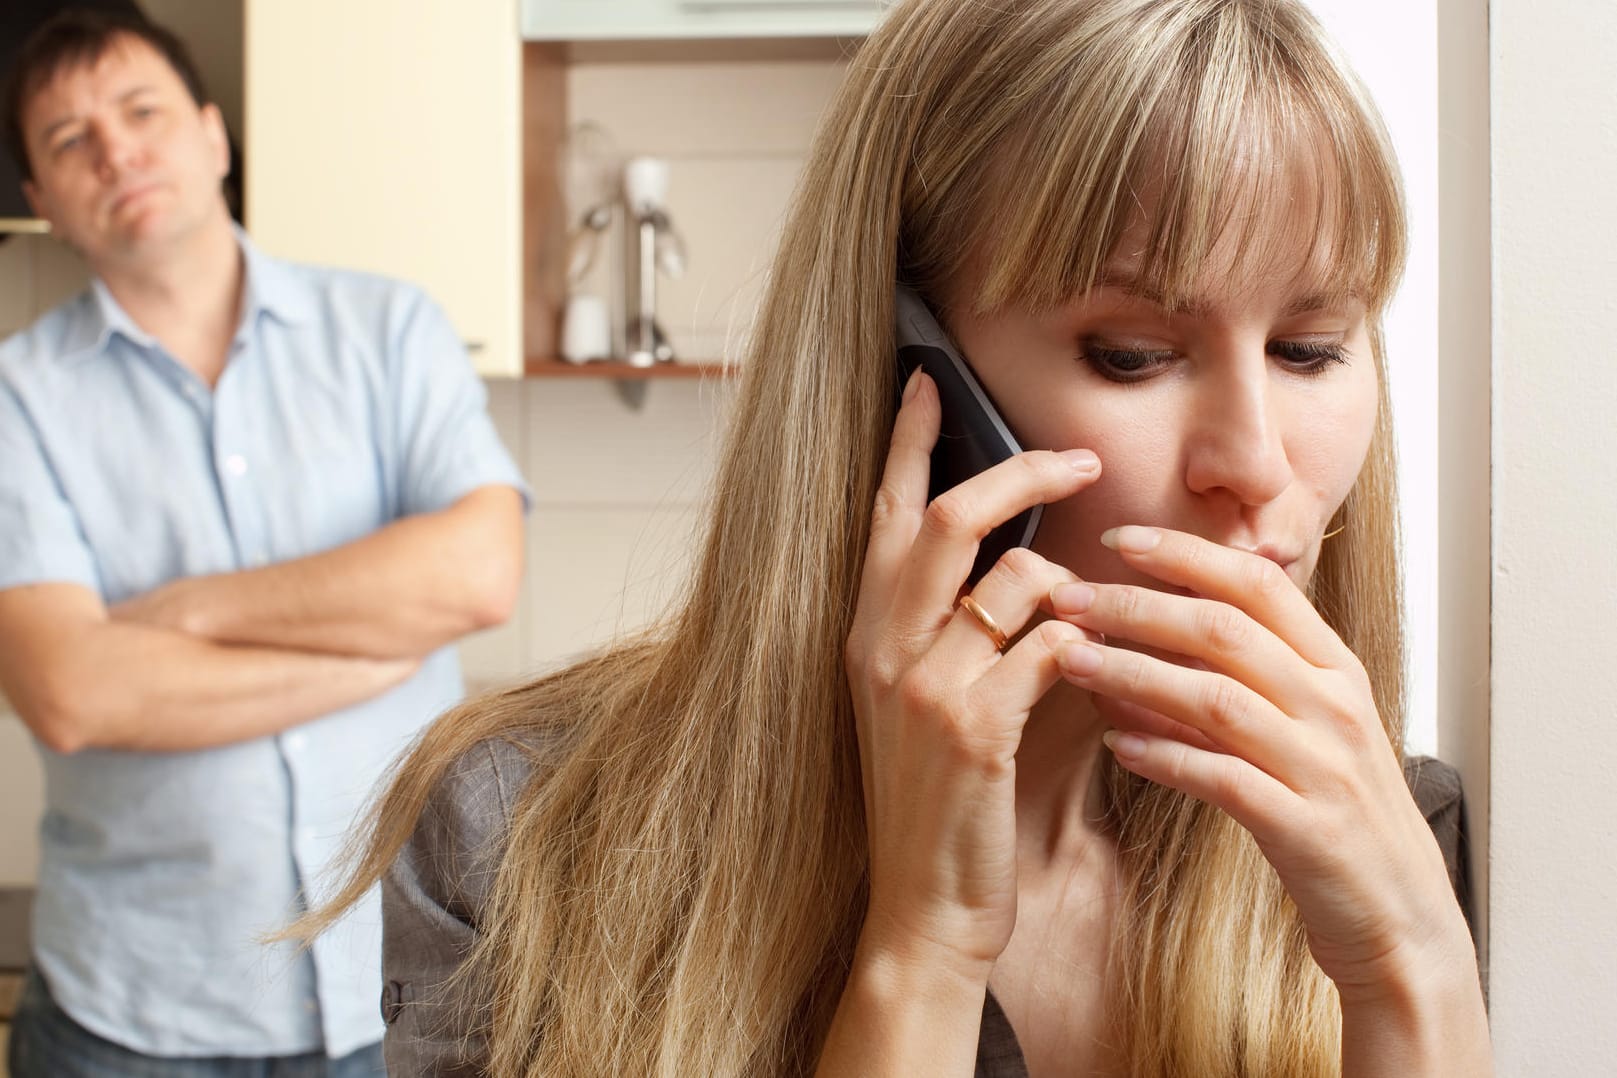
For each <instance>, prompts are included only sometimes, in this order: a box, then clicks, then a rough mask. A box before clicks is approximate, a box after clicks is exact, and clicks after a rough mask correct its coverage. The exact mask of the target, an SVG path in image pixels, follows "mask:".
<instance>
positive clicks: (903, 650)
mask: <svg viewBox="0 0 1617 1078" xmlns="http://www.w3.org/2000/svg"><path fill="white" fill-rule="evenodd" d="M939 422H940V406H939V398H938V395H937V392H936V389H935V387H934V385H933V383H932V381H931V379H930V378H928V377H927V376H926V375H925V374H923V373H920V372H917V373H916V374H915V375H914V376H913V377H912V378H911V380H910V382H909V384H908V386H907V388H906V391H905V394H904V400H903V404H902V406H901V407H900V409H899V413H898V419H897V422H896V424H895V426H894V430H893V441H892V447H891V450H890V452H889V454H888V458H887V465H886V471H885V474H884V476H883V480H882V485H881V489H880V491H879V493H878V494H877V498H876V505H875V512H874V517H873V520H872V522H871V533H870V543H869V547H868V549H867V553H866V556H865V565H864V575H863V577H862V580H861V583H860V591H859V600H858V608H857V610H856V612H855V616H854V622H853V628H852V630H851V632H850V635H849V639H848V646H847V651H846V664H847V671H848V677H849V683H850V686H851V688H852V692H853V701H854V710H855V713H856V715H857V717H858V727H859V748H860V760H861V765H862V767H863V772H864V784H865V805H866V818H867V829H868V831H869V839H870V845H871V868H870V877H871V893H870V904H869V913H868V916H867V918H866V925H865V931H864V935H863V936H862V937H861V944H860V946H861V950H862V951H864V952H866V953H867V954H868V953H870V952H872V951H875V952H879V953H880V954H881V955H882V956H883V958H884V959H885V960H887V961H890V962H896V963H900V964H908V965H910V966H911V967H912V968H915V969H923V968H924V969H926V970H928V971H930V972H931V973H932V974H933V975H934V976H943V977H947V976H949V975H950V974H958V975H959V977H960V978H961V979H962V981H963V983H968V984H970V983H976V984H977V987H978V995H977V1005H978V1006H979V1007H980V1006H981V989H982V988H983V987H985V986H986V985H987V982H988V973H989V970H990V969H991V968H992V966H993V963H994V961H995V960H996V959H997V958H998V957H999V954H1000V952H1001V951H1002V950H1003V949H1004V947H1005V945H1006V943H1007V942H1008V941H1009V939H1010V935H1011V929H1012V927H1013V925H1014V923H1015V919H1016V853H1015V851H1016V819H1015V803H1016V802H1015V768H1014V757H1015V754H1016V750H1017V746H1018V744H1019V742H1020V739H1021V734H1022V727H1023V724H1024V723H1025V722H1026V720H1027V718H1028V714H1029V712H1030V711H1031V709H1032V708H1033V706H1034V704H1035V703H1037V702H1038V701H1039V699H1040V698H1041V697H1043V696H1044V695H1045V693H1046V692H1048V691H1049V689H1050V688H1051V687H1052V686H1054V685H1055V684H1056V683H1057V682H1058V681H1059V680H1060V679H1061V667H1060V664H1059V658H1058V657H1059V655H1060V654H1061V653H1062V652H1063V651H1064V650H1065V649H1066V648H1067V647H1068V646H1070V645H1072V644H1075V643H1079V642H1081V641H1083V640H1084V639H1086V638H1087V637H1088V635H1089V634H1087V633H1086V632H1084V631H1083V630H1082V629H1080V628H1078V627H1077V626H1075V625H1071V624H1068V623H1066V622H1063V621H1060V620H1046V621H1043V622H1042V623H1041V624H1039V625H1038V626H1037V627H1036V628H1035V629H1033V630H1032V631H1031V632H1028V633H1027V634H1026V635H1025V636H1024V637H1023V638H1022V639H1020V640H1016V641H1015V642H1014V643H1013V644H1011V645H1010V646H1009V647H1008V648H1007V649H1006V650H1005V651H1004V653H1003V654H1001V653H1000V651H999V649H998V647H997V646H996V643H995V641H994V639H993V638H992V637H991V635H990V634H989V633H988V632H987V631H985V629H984V626H983V625H982V624H981V623H979V622H978V621H977V620H976V619H975V618H974V617H973V615H972V614H971V613H970V612H968V611H966V610H964V609H961V608H959V607H958V606H957V604H956V601H957V599H958V597H959V595H960V593H961V588H962V586H963V585H964V583H965V581H966V578H967V574H968V572H969V571H970V569H971V567H972V562H973V560H974V558H975V557H976V554H977V546H978V542H979V540H980V539H981V538H982V537H983V536H984V535H985V534H987V532H988V531H989V529H990V528H992V527H993V526H995V525H997V524H999V523H1001V522H1002V521H1005V520H1007V519H1010V518H1011V517H1013V516H1015V515H1016V514H1018V513H1021V512H1023V511H1025V510H1026V509H1027V508H1028V507H1030V506H1033V505H1037V504H1043V503H1047V502H1054V501H1058V500H1060V499H1063V498H1067V497H1070V496H1071V495H1073V494H1075V493H1077V492H1078V491H1080V490H1082V489H1083V488H1085V487H1086V486H1088V485H1089V484H1091V483H1092V482H1094V480H1095V479H1096V478H1098V477H1099V475H1100V462H1099V460H1098V459H1097V458H1096V457H1095V455H1094V454H1093V453H1090V452H1088V451H1087V450H1070V451H1067V452H1065V453H1054V452H1045V451H1037V452H1026V453H1022V454H1019V455H1018V456H1015V457H1012V458H1011V459H1009V460H1007V461H1004V462H1002V463H1000V464H998V465H996V466H995V467H993V468H990V469H989V470H987V471H985V472H982V473H980V474H978V475H976V476H973V477H972V478H970V479H967V480H966V481H965V482H963V483H961V484H960V485H959V486H957V487H954V488H953V489H951V490H949V491H947V492H945V493H943V494H941V495H940V496H939V497H937V498H936V499H935V500H933V501H932V503H931V504H930V505H928V503H927V491H928V476H929V467H930V456H931V451H932V448H933V445H934V443H935V442H936V440H937V437H938V430H939ZM1075 580H1076V577H1074V575H1073V574H1072V573H1071V572H1070V571H1068V570H1067V569H1064V568H1062V567H1061V566H1058V565H1055V564H1054V563H1052V562H1049V561H1046V560H1045V559H1044V558H1042V557H1040V556H1039V555H1037V554H1035V553H1033V552H1032V551H1031V550H1028V549H1026V548H1022V547H1017V548H1014V549H1012V550H1011V551H1010V552H1009V553H1007V554H1006V555H1005V556H1004V557H1002V558H1001V559H1000V560H999V561H998V562H997V563H996V565H995V566H994V568H993V569H992V570H990V571H989V572H988V573H987V575H985V576H984V577H983V579H982V580H981V581H980V582H979V583H978V584H977V586H976V587H975V589H973V592H972V594H973V596H974V597H975V598H977V599H978V601H979V602H980V603H981V604H982V606H983V607H984V608H985V609H987V610H989V611H992V614H993V617H994V618H995V619H997V620H998V622H999V624H1000V626H1001V627H1002V629H1003V630H1004V632H1005V633H1006V634H1007V635H1008V636H1010V637H1011V638H1013V639H1014V638H1015V637H1016V636H1017V635H1018V634H1019V633H1020V632H1021V630H1022V629H1023V628H1024V627H1025V626H1026V625H1027V623H1028V622H1029V621H1030V620H1031V619H1032V618H1033V617H1034V615H1035V613H1037V612H1038V611H1039V610H1040V609H1041V608H1042V609H1043V610H1044V611H1045V612H1046V613H1048V612H1050V606H1049V596H1050V593H1051V590H1052V589H1053V588H1055V587H1056V586H1057V585H1060V584H1063V583H1069V582H1073V581H1075ZM970 1032H971V1033H972V1038H971V1039H972V1041H973V1042H975V1024H972V1025H971V1029H970Z"/></svg>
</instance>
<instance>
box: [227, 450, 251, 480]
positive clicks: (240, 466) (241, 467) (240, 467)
mask: <svg viewBox="0 0 1617 1078" xmlns="http://www.w3.org/2000/svg"><path fill="white" fill-rule="evenodd" d="M225 471H227V472H229V473H230V474H231V475H246V474H247V458H246V457H244V456H242V455H241V454H240V453H232V454H230V456H228V457H226V458H225Z"/></svg>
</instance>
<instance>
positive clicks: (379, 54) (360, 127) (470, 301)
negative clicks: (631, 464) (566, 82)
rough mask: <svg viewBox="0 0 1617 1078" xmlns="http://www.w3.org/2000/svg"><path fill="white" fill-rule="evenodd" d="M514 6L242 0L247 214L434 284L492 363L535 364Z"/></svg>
mask: <svg viewBox="0 0 1617 1078" xmlns="http://www.w3.org/2000/svg"><path fill="white" fill-rule="evenodd" d="M596 2H599V0H596ZM517 4H518V0H478V2H477V3H470V4H446V3H438V2H430V0H413V2H407V3H400V2H399V0H342V2H341V3H336V4H333V3H328V2H325V0H244V20H243V22H244V26H243V30H244V33H243V42H244V45H243V49H244V52H243V69H244V92H243V100H244V106H243V107H244V112H245V124H244V126H245V137H244V153H243V159H244V163H245V190H246V226H247V230H248V231H249V232H250V233H251V234H252V235H253V237H254V238H255V239H256V240H257V241H258V243H259V244H261V245H262V246H263V247H264V248H265V250H267V251H269V252H271V253H273V254H275V255H278V256H280V257H283V258H290V259H295V260H298V261H305V262H314V263H322V264H326V265H335V266H344V267H351V268H355V269H363V270H370V271H374V272H376V273H382V274H386V275H388V276H392V277H400V278H403V279H405V280H409V281H413V282H415V283H417V284H419V285H421V286H422V287H423V288H424V289H426V291H427V292H428V293H429V294H431V295H432V297H433V298H434V299H436V300H437V301H438V302H439V303H440V304H442V305H443V307H444V309H445V310H446V311H447V312H448V315H449V317H450V320H451V321H452V322H453V323H454V324H455V327H456V329H457V330H458V331H459V333H460V335H461V336H462V338H463V339H465V340H466V342H467V344H468V348H469V349H470V351H471V354H472V359H473V361H474V363H475V364H476V365H477V368H478V371H479V373H481V374H483V375H485V376H520V375H521V374H522V368H523V354H524V342H523V303H524V282H523V273H522V268H523V242H524V238H523V182H524V180H523V177H524V161H523V144H524V136H523V119H524V118H523V84H524V75H523V65H524V50H523V45H522V41H521V38H520V34H519V31H518V8H517Z"/></svg>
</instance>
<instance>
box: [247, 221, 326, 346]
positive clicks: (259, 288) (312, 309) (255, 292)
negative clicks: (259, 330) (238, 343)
mask: <svg viewBox="0 0 1617 1078" xmlns="http://www.w3.org/2000/svg"><path fill="white" fill-rule="evenodd" d="M231 227H232V228H234V229H235V231H236V242H237V243H239V244H240V245H241V255H242V265H243V267H244V270H245V272H244V274H243V281H242V305H241V307H242V321H243V323H244V324H247V323H248V322H249V320H250V319H253V318H256V317H257V316H258V315H259V314H260V313H264V314H268V315H270V316H271V317H273V318H275V319H277V320H279V321H281V322H285V323H287V324H289V325H297V324H299V323H302V322H307V321H308V320H309V319H311V318H313V317H314V316H315V314H316V313H317V311H316V298H315V295H314V292H313V289H312V288H311V287H310V286H309V283H308V282H307V281H306V280H305V279H304V278H303V276H302V275H301V274H299V273H297V272H296V271H295V270H294V269H293V268H292V267H291V266H289V265H287V264H286V263H285V262H282V261H280V260H279V259H276V258H271V257H270V256H269V255H266V254H265V253H264V252H262V251H260V250H259V249H258V247H257V245H256V244H254V243H253V241H252V240H251V239H249V238H248V236H247V233H246V232H244V231H242V229H241V226H240V225H232V226H231Z"/></svg>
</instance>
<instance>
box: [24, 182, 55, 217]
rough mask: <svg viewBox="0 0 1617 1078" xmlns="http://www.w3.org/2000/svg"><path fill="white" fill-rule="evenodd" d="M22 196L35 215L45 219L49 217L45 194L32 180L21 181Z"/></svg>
mask: <svg viewBox="0 0 1617 1078" xmlns="http://www.w3.org/2000/svg"><path fill="white" fill-rule="evenodd" d="M22 197H23V198H25V199H27V200H28V208H29V209H30V210H32V211H33V214H34V216H35V217H38V218H40V219H42V220H45V221H49V220H50V219H51V215H50V211H49V208H48V207H47V206H46V205H45V196H44V194H43V193H42V192H41V191H40V190H39V185H38V184H36V183H34V181H33V180H24V181H22Z"/></svg>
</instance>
